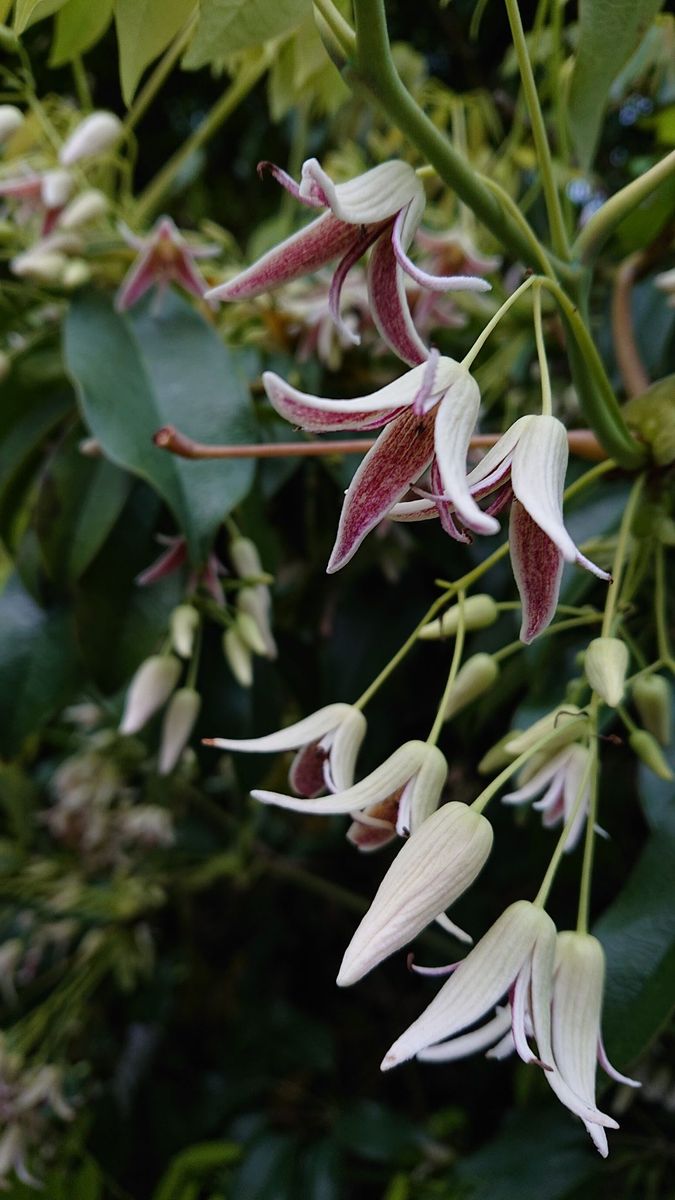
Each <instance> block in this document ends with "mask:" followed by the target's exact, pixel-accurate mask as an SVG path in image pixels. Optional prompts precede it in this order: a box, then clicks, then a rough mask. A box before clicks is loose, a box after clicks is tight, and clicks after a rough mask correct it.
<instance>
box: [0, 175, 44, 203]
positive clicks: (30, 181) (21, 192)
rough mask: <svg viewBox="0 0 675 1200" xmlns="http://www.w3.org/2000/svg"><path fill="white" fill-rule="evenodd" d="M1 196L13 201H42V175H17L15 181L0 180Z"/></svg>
mask: <svg viewBox="0 0 675 1200" xmlns="http://www.w3.org/2000/svg"><path fill="white" fill-rule="evenodd" d="M0 196H9V198H10V199H12V200H34V201H40V200H41V199H42V175H15V176H14V178H13V179H3V180H0Z"/></svg>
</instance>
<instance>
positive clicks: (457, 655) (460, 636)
mask: <svg viewBox="0 0 675 1200" xmlns="http://www.w3.org/2000/svg"><path fill="white" fill-rule="evenodd" d="M465 599H466V595H465V593H464V591H461V592H460V593H459V595H458V597H457V602H458V604H459V617H458V620H457V633H456V635H455V648H454V650H453V652H452V661H451V663H450V670H449V671H448V679H447V683H446V685H445V688H444V691H443V695H442V697H441V702H440V704H439V706H438V711H437V713H436V716H435V718H434V723H433V725H432V726H431V730H430V732H429V736H428V738H427V743H428V745H430V746H435V745H436V743H437V742H438V735H439V734H440V732H441V729H442V728H443V721H444V718H445V706H446V704H447V702H448V697H449V696H450V692H451V691H452V688H453V686H454V683H455V680H456V678H457V672H458V671H459V664H460V663H461V661H462V652H463V650H464V633H465V622H464V600H465Z"/></svg>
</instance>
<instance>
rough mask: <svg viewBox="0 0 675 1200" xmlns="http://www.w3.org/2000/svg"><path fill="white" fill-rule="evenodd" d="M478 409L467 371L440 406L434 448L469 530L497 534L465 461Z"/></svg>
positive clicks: (446, 484) (447, 492) (447, 487)
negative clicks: (474, 490) (469, 480)
mask: <svg viewBox="0 0 675 1200" xmlns="http://www.w3.org/2000/svg"><path fill="white" fill-rule="evenodd" d="M479 408H480V391H479V388H478V384H477V383H476V381H475V379H474V378H473V376H471V375H470V374H469V372H468V371H463V372H462V374H461V375H460V377H459V378H458V380H457V381H456V383H454V384H453V385H452V386H451V387H450V388H449V389H448V392H447V393H446V395H445V396H444V397H443V399H442V401H441V403H440V404H439V406H438V409H437V412H436V433H435V448H436V459H437V461H438V469H439V473H440V477H441V480H442V482H443V493H444V495H445V496H446V497H447V499H448V500H450V501H452V503H453V505H454V507H455V509H456V511H457V515H458V516H459V517H460V518H461V520H462V522H463V523H464V524H465V525H466V526H468V528H469V529H472V530H473V531H474V532H475V533H486V534H489V533H496V532H497V531H498V529H499V522H498V521H496V520H495V518H494V517H491V516H489V515H488V514H486V513H484V512H482V510H481V509H480V508H479V507H478V505H477V504H476V501H475V500H474V498H473V496H472V495H471V492H470V491H469V488H468V486H467V478H466V458H467V454H468V452H469V443H470V441H471V435H472V433H473V431H474V428H475V425H476V421H477V419H478V410H479Z"/></svg>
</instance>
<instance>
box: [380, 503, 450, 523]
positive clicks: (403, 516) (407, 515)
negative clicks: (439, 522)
mask: <svg viewBox="0 0 675 1200" xmlns="http://www.w3.org/2000/svg"><path fill="white" fill-rule="evenodd" d="M387 517H388V519H389V520H390V521H435V520H436V519H437V518H438V508H437V506H436V504H434V502H433V500H401V501H400V502H399V503H398V504H395V505H394V507H393V508H392V509H391V511H390V512H388V513H387Z"/></svg>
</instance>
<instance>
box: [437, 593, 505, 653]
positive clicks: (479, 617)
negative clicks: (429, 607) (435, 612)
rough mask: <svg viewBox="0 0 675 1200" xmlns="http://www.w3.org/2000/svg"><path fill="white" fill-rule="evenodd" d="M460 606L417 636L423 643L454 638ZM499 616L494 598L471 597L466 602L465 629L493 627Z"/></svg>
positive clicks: (452, 609)
mask: <svg viewBox="0 0 675 1200" xmlns="http://www.w3.org/2000/svg"><path fill="white" fill-rule="evenodd" d="M459 610H460V606H459V604H453V606H452V608H449V609H448V611H447V612H446V613H443V616H442V617H439V618H438V620H437V621H430V622H429V624H428V625H423V626H422V628H421V629H420V632H419V634H418V635H417V636H418V637H419V638H421V639H422V641H430V642H431V641H438V639H439V638H446V637H454V635H455V634H456V633H457V629H458V627H459ZM498 616H499V609H498V607H497V604H496V602H495V601H494V600H493V599H492V596H488V595H487V594H485V595H482V594H481V595H478V596H469V597H467V599H466V600H465V601H464V628H465V629H485V628H486V627H487V626H488V625H493V624H494V622H495V621H496V620H497V617H498Z"/></svg>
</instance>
